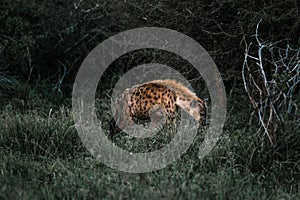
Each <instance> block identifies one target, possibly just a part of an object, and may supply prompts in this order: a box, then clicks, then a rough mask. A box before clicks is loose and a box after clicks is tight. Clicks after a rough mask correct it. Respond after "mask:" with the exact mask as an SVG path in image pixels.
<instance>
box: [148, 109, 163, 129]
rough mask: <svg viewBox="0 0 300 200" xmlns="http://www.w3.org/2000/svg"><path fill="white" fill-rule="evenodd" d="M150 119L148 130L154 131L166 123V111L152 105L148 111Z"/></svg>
mask: <svg viewBox="0 0 300 200" xmlns="http://www.w3.org/2000/svg"><path fill="white" fill-rule="evenodd" d="M149 116H150V119H151V122H150V125H149V129H150V130H151V131H154V130H155V129H156V128H160V127H161V126H162V125H163V124H164V122H165V121H166V117H167V116H166V110H165V109H164V108H163V107H162V106H161V105H158V104H156V105H154V106H152V108H151V109H150V111H149Z"/></svg>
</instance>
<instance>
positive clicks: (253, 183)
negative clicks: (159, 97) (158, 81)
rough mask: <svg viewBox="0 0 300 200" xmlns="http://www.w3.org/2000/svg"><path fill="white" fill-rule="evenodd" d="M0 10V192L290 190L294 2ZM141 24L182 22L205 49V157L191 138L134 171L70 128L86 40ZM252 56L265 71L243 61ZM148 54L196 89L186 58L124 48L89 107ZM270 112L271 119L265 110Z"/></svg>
mask: <svg viewBox="0 0 300 200" xmlns="http://www.w3.org/2000/svg"><path fill="white" fill-rule="evenodd" d="M0 10H1V11H0V153H1V155H2V156H1V158H0V159H1V161H0V197H1V199H58V198H65V199H69V198H70V199H71V198H73V199H91V198H100V197H102V198H106V199H110V198H118V199H119V198H125V199H127V198H130V199H131V198H133V199H141V198H147V199H152V198H165V199H169V198H173V199H174V198H176V199H177V198H181V199H187V198H189V199H190V198H191V199H199V197H201V199H235V198H237V199H253V198H261V199H269V198H271V199H299V198H300V163H299V160H300V132H299V124H300V121H299V106H300V105H299V101H300V100H299V99H300V97H299V94H300V92H299V88H300V86H299V83H300V81H299V80H300V78H299V77H300V72H299V71H300V69H299V68H300V66H299V65H300V64H299V60H300V34H299V33H300V5H299V2H298V1H296V0H288V1H256V0H250V1H245V0H239V1H237V0H220V1H206V0H203V1H177V0H174V1H171V0H160V1H158V0H155V1H134V0H128V1H126V0H125V1H116V0H113V1H104V0H102V1H97V0H84V1H81V0H76V1H75V0H52V1H47V0H41V1H36V0H26V1H21V0H3V1H1V3H0ZM145 26H157V27H165V28H169V29H173V30H177V31H179V32H182V33H184V34H186V35H188V36H190V37H191V38H193V39H195V40H196V41H197V42H199V43H200V44H201V45H202V46H203V47H204V48H205V49H206V50H207V51H208V52H209V53H210V55H211V56H212V58H213V59H214V61H215V63H216V64H217V66H218V68H219V70H220V72H221V75H222V78H223V81H224V83H225V87H226V92H227V99H228V113H227V115H228V116H227V121H226V124H225V127H224V133H223V135H222V137H221V139H220V140H219V142H218V144H217V145H216V146H215V148H214V149H213V151H212V152H211V153H210V155H209V156H207V157H206V158H204V159H203V160H199V159H198V158H197V155H195V154H196V153H195V152H197V149H198V148H197V146H198V145H199V144H200V143H201V138H200V136H199V139H196V140H195V142H194V144H193V145H192V146H191V147H190V149H189V150H188V151H187V153H185V154H184V155H183V156H182V158H181V159H180V160H178V161H176V162H175V163H174V164H172V165H170V166H168V167H166V168H164V169H162V170H159V171H154V172H151V173H147V174H145V175H144V176H138V175H136V174H126V173H122V172H119V171H117V170H114V169H111V168H109V167H107V166H105V165H103V164H101V163H99V162H97V161H96V160H94V159H92V156H91V155H90V154H89V153H88V152H87V151H86V149H85V148H84V146H83V145H82V143H81V141H80V139H79V137H78V135H77V132H76V129H75V127H74V122H73V119H72V115H71V109H72V108H71V94H72V86H73V82H74V80H75V77H76V73H77V70H78V69H79V67H80V64H81V63H82V61H83V59H84V58H85V57H86V56H87V55H88V53H89V52H90V51H91V50H92V49H93V48H94V47H96V46H97V44H99V43H100V42H102V41H103V40H105V39H107V38H108V37H110V36H112V35H114V34H117V33H119V32H122V31H125V30H128V29H132V28H137V27H145ZM257 39H258V40H257ZM250 44H252V45H250ZM260 50H261V51H260ZM245 52H246V53H247V55H250V56H252V57H246V58H245ZM282 55H284V56H283V57H284V58H283V57H282ZM260 56H261V58H262V62H259V63H258V64H259V66H261V67H262V68H263V69H264V71H263V72H264V73H263V74H265V77H266V80H265V79H261V74H262V70H259V69H260V68H255V66H257V62H256V61H255V59H253V58H259V57H260ZM251 58H252V59H251ZM245 60H246V61H247V63H245ZM278 61H280V62H278ZM151 62H159V63H163V64H168V65H170V66H173V67H174V68H176V69H178V70H179V71H180V72H182V73H183V75H184V76H185V77H186V78H187V79H188V80H190V81H191V85H192V86H193V88H194V89H195V90H196V92H197V93H198V94H203V95H204V96H205V95H206V96H207V95H208V94H207V91H206V89H205V85H204V82H203V80H201V79H199V77H198V76H197V74H196V75H195V73H194V72H193V71H186V70H185V69H187V68H186V67H188V66H189V63H187V62H186V61H184V60H182V59H180V58H178V57H176V56H175V55H172V54H168V53H166V52H161V51H152V50H145V51H136V52H132V53H129V54H126V55H124V56H122V57H120V58H119V59H118V60H116V61H115V62H114V63H113V64H112V65H111V66H110V68H109V70H107V71H106V73H107V76H105V77H106V79H105V80H102V84H101V87H100V88H99V91H100V92H99V94H98V96H97V98H98V99H100V102H98V103H99V105H98V106H99V109H100V110H101V109H102V110H107V109H108V108H109V99H108V96H109V95H110V93H111V89H112V86H113V85H114V84H115V83H116V82H117V80H118V78H119V77H120V76H121V75H122V74H124V73H125V72H126V71H127V70H129V69H130V68H132V67H134V66H137V65H139V64H143V63H151ZM283 66H285V67H286V69H288V70H285V71H284V70H282V69H285V68H283ZM243 67H244V71H243ZM277 69H280V70H282V71H280V70H279V71H276V70H277ZM242 72H244V73H243V74H244V79H243V76H242ZM251 77H252V78H251ZM291 80H293V81H294V82H293V83H291ZM297 81H298V82H297ZM265 82H266V83H268V85H266V84H264V83H265ZM245 83H247V84H246V86H245ZM245 89H246V90H245ZM247 89H248V90H247ZM272 92H273V93H272ZM107 94H108V95H107ZM270 94H271V95H270ZM105 97H106V99H105V100H103V101H101V100H102V98H105ZM262 102H263V103H262ZM265 102H266V103H265ZM279 102H280V104H279ZM273 106H274V107H273ZM270 110H271V111H270ZM274 110H275V111H278V112H279V113H278V116H279V117H278V118H276V117H274V116H275V114H274V115H271V114H269V113H274ZM266 113H267V114H266ZM259 116H261V117H262V119H261V120H260V119H259ZM271 116H272V117H271ZM105 118H106V119H107V120H108V119H109V118H110V114H109V112H107V115H105ZM268 119H271V120H270V123H269V122H268ZM275 125H276V128H274V126H275Z"/></svg>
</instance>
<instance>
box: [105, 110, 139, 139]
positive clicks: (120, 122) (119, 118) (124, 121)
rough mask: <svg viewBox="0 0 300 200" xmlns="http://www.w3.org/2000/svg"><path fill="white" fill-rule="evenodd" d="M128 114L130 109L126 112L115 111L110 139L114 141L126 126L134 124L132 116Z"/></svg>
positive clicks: (111, 123) (111, 121)
mask: <svg viewBox="0 0 300 200" xmlns="http://www.w3.org/2000/svg"><path fill="white" fill-rule="evenodd" d="M128 113H129V109H126V110H125V112H120V111H118V110H116V111H115V113H114V115H113V118H112V119H111V120H110V133H109V138H110V139H113V137H114V136H115V135H116V134H117V133H119V132H121V131H122V130H124V128H126V126H130V125H131V124H133V120H132V116H131V115H130V114H128Z"/></svg>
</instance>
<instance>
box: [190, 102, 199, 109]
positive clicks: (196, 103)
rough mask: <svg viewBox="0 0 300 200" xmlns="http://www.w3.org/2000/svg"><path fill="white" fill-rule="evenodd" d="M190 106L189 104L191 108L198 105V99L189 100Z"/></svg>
mask: <svg viewBox="0 0 300 200" xmlns="http://www.w3.org/2000/svg"><path fill="white" fill-rule="evenodd" d="M190 106H191V107H192V108H195V107H197V106H198V101H197V100H193V101H191V103H190Z"/></svg>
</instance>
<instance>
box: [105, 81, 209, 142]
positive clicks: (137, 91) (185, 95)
mask: <svg viewBox="0 0 300 200" xmlns="http://www.w3.org/2000/svg"><path fill="white" fill-rule="evenodd" d="M178 107H180V108H182V109H183V110H184V111H186V112H187V113H188V114H189V115H190V116H192V117H193V118H194V119H195V120H197V121H198V122H199V123H200V124H201V125H205V123H206V102H205V101H204V100H202V99H200V98H199V97H197V96H196V94H195V93H193V92H191V91H190V90H189V89H188V88H187V87H185V86H183V85H182V84H181V83H179V82H177V81H175V80H169V79H167V80H154V81H150V82H146V83H143V84H139V85H135V86H133V87H131V88H127V89H126V90H125V91H124V92H123V93H121V94H120V95H119V96H118V98H116V101H115V108H114V110H113V119H112V120H111V122H110V136H111V137H112V136H113V135H114V134H115V133H116V132H119V131H120V130H122V129H124V127H125V126H127V125H130V124H132V123H134V121H133V119H134V118H137V119H141V120H146V119H150V116H151V113H154V114H155V115H156V116H157V117H159V115H161V117H163V118H164V120H165V122H166V123H172V122H173V121H174V119H175V117H176V111H177V110H178ZM114 119H115V120H116V121H117V123H116V121H115V120H114ZM116 124H118V126H116Z"/></svg>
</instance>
